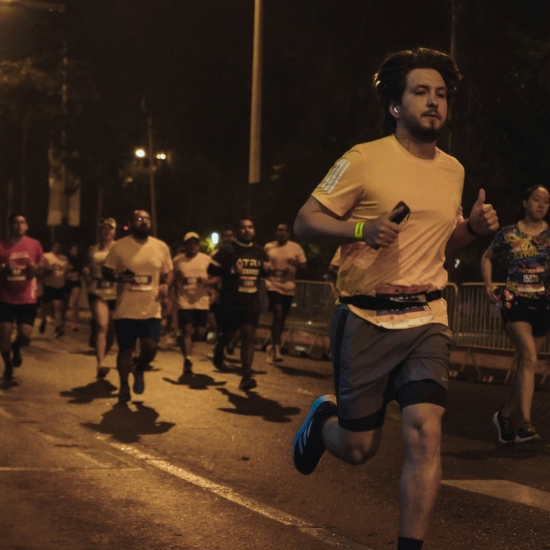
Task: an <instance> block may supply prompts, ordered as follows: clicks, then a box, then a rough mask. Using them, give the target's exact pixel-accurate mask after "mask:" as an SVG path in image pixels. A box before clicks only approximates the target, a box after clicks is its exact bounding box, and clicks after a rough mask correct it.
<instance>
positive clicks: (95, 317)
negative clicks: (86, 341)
mask: <svg viewBox="0 0 550 550" xmlns="http://www.w3.org/2000/svg"><path fill="white" fill-rule="evenodd" d="M115 232H116V221H115V219H114V218H104V219H101V220H100V221H99V242H98V243H97V244H94V245H93V246H91V247H90V248H89V250H88V257H87V259H86V262H85V266H84V269H83V274H84V277H85V279H86V286H87V288H88V302H89V304H90V311H91V312H92V333H93V336H94V338H93V343H94V348H95V354H96V359H97V378H105V376H107V374H108V373H109V368H108V367H105V366H104V364H103V362H104V360H105V356H106V355H107V353H109V350H110V349H111V346H112V345H113V340H114V325H113V311H114V310H115V304H116V284H115V283H114V282H113V281H107V280H106V279H104V278H103V275H102V273H101V267H102V266H103V264H104V263H105V259H106V258H107V255H108V254H109V251H110V250H111V248H112V246H113V244H114V242H115Z"/></svg>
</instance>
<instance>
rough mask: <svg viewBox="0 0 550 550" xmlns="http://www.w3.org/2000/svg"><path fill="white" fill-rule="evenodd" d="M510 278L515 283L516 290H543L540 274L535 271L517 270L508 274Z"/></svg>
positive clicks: (536, 291)
mask: <svg viewBox="0 0 550 550" xmlns="http://www.w3.org/2000/svg"><path fill="white" fill-rule="evenodd" d="M510 280H511V281H512V282H514V283H516V289H517V291H518V292H532V293H540V292H544V284H543V282H542V280H541V276H540V274H539V273H537V272H535V273H533V272H531V273H529V272H521V271H518V272H517V273H513V274H512V275H511V276H510Z"/></svg>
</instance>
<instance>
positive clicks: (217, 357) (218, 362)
mask: <svg viewBox="0 0 550 550" xmlns="http://www.w3.org/2000/svg"><path fill="white" fill-rule="evenodd" d="M223 360H224V356H223V347H218V346H217V345H216V347H215V348H214V358H213V359H212V363H213V364H214V367H216V369H217V370H223Z"/></svg>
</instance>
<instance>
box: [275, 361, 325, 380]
mask: <svg viewBox="0 0 550 550" xmlns="http://www.w3.org/2000/svg"><path fill="white" fill-rule="evenodd" d="M273 366H274V367H275V368H277V369H279V370H280V371H281V372H282V373H283V374H286V375H288V376H304V377H307V378H313V379H315V380H327V379H329V378H332V373H327V374H322V373H320V372H316V371H312V370H307V369H297V368H294V367H287V366H285V365H283V364H281V363H274V364H273Z"/></svg>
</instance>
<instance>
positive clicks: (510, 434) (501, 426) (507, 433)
mask: <svg viewBox="0 0 550 550" xmlns="http://www.w3.org/2000/svg"><path fill="white" fill-rule="evenodd" d="M493 424H494V425H495V427H496V429H497V432H498V440H499V441H500V442H501V443H513V442H514V439H515V434H514V430H513V429H512V420H511V419H510V418H504V417H503V416H502V412H501V411H498V412H496V413H495V415H494V416H493Z"/></svg>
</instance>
